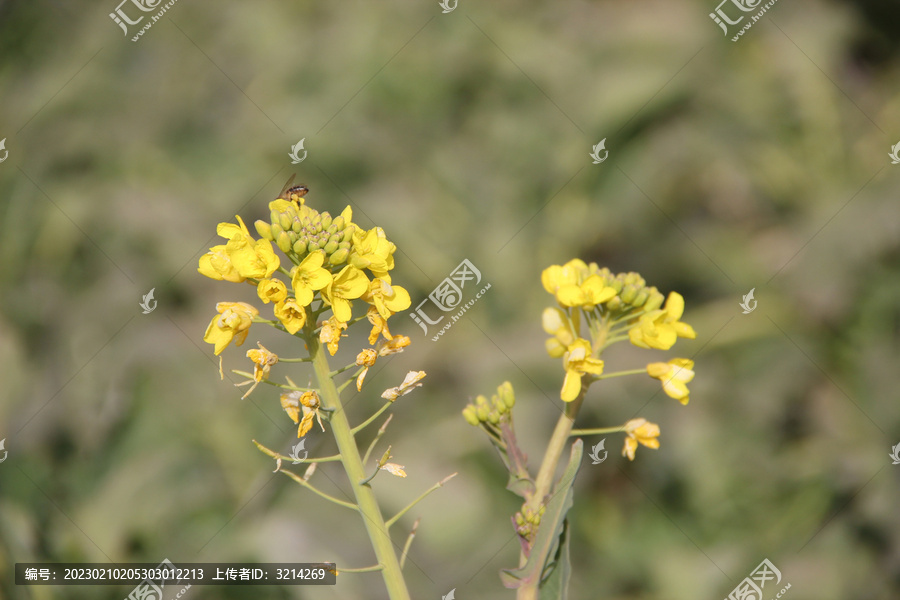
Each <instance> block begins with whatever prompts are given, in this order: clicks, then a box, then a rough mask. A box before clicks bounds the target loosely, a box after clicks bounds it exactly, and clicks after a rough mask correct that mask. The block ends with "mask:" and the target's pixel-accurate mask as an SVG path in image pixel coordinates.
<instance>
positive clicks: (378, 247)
mask: <svg viewBox="0 0 900 600" xmlns="http://www.w3.org/2000/svg"><path fill="white" fill-rule="evenodd" d="M269 210H270V221H269V222H265V221H256V223H255V226H256V231H257V233H258V234H259V235H260V239H254V238H253V236H252V235H250V232H249V230H248V229H247V226H246V225H245V224H244V221H243V220H242V219H241V218H240V217H239V216H238V217H236V219H237V224H234V223H220V224H219V226H218V227H217V232H218V234H219V236H221V237H222V238H224V239H226V240H227V242H226V243H224V244H219V245H217V246H213V247H212V248H210V249H209V252H207V253H206V254H204V255H203V256H202V257H200V264H199V267H198V269H197V270H198V271H199V272H200V273H201V274H203V275H205V276H207V277H210V278H212V279H216V280H220V281H230V282H234V283H242V282H248V283H250V284H251V285H254V286H256V292H257V295H258V296H259V298H260V300H262V302H263V303H264V304H272V306H273V308H272V311H273V315H274V317H275V319H276V320H277V321H278V322H279V323H280V324H281V326H282V327H283V328H284V330H285V331H287V332H288V333H290V334H297V333H298V332H299V331H300V330H301V329H303V328H304V327H305V326H307V325H308V324H310V323H315V321H310V319H311V318H314V317H318V316H319V315H320V314H321V313H322V312H324V310H325V309H330V310H331V312H332V317H331V318H330V319H329V320H328V325H327V331H326V328H323V329H322V337H323V342H325V343H327V344H328V348H329V351H330V352H331V354H334V353H335V352H336V351H337V348H338V342H339V340H340V338H341V334H340V332H341V331H343V330H344V329H346V328H347V323H348V322H350V321H351V320H352V319H353V301H354V300H361V301H363V302H365V303H367V304H368V305H370V306H371V308H372V309H373V310H374V312H375V314H377V320H376V318H375V317H374V316H373V315H372V314H371V313H370V315H369V320H370V321H371V322H372V323H373V326H374V327H375V328H376V329H377V332H375V329H373V332H374V333H373V336H374V337H375V338H377V336H378V335H379V334H383V335H384V337H385V339H387V340H390V339H391V337H392V336H391V335H390V331H389V330H388V328H387V320H388V319H389V318H390V317H391V316H392V315H394V314H395V313H397V312H400V311H403V310H406V309H407V308H409V306H410V297H409V293H408V292H407V291H406V290H405V289H403V288H402V287H400V286H398V285H393V284H392V283H391V275H390V271H391V270H392V269H393V268H394V256H393V255H394V251H395V250H396V249H397V247H396V246H395V245H394V244H393V243H392V242H390V241H389V240H388V239H387V236H386V235H385V233H384V230H383V229H382V228H381V227H375V228H372V229H370V230H365V229H362V228H361V227H359V226H358V225H356V224H355V223H353V221H352V217H353V211H352V209H351V208H350V207H349V206H348V207H347V208H345V209H344V211H343V212H342V213H341V214H340V215H339V216H338V217H335V218H332V217H331V215H329V214H328V213H327V212H322V213H319V212H318V211H316V210H314V209H312V208H311V207H309V206H307V205H306V202H305V198H303V197H302V196H300V195H296V194H295V195H293V196H291V197H289V198H286V197H285V195H284V194H282V196H281V197H279V198H278V199H276V200H274V201H272V202H271V203H269ZM275 248H278V249H280V250H281V252H282V253H283V254H284V256H285V257H286V258H287V261H288V262H289V263H292V264H293V266H292V267H291V269H290V270H287V269H286V268H284V267H283V266H282V260H281V259H280V258H279V256H278V254H276V253H275ZM367 272H368V274H367ZM278 273H280V274H281V275H283V276H285V279H282V278H280V277H278V275H277V274H278ZM218 308H219V313H220V315H219V316H217V317H216V318H214V319H213V320H212V322H211V323H210V326H209V328H208V329H207V332H206V335H205V336H204V340H205V341H207V342H209V343H211V344H214V345H215V352H216V354H217V355H218V354H219V353H221V352H222V350H223V349H224V348H225V347H226V346H227V345H228V344H229V343H230V342H231V341H232V340H234V341H235V343H236V344H238V345H240V344H241V343H242V342H243V341H244V339H245V338H246V336H247V330H248V329H249V326H250V323H251V322H253V321H254V319H257V318H258V317H259V311H257V310H256V309H255V308H253V307H252V306H250V305H249V304H245V303H220V305H219V307H218ZM370 343H373V344H374V343H375V340H374V339H372V340H371V341H370Z"/></svg>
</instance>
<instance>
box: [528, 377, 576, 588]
mask: <svg viewBox="0 0 900 600" xmlns="http://www.w3.org/2000/svg"><path fill="white" fill-rule="evenodd" d="M585 377H589V376H588V375H586V376H585ZM587 388H588V386H587V385H586V383H582V385H581V392H580V393H579V394H578V397H577V398H575V399H574V400H572V401H571V402H569V403H567V404H566V408H565V411H564V412H563V414H561V415H560V416H559V420H558V421H557V422H556V428H555V429H554V430H553V436H552V437H551V438H550V443H549V444H548V445H547V452H546V454H544V460H543V461H542V462H541V468H540V470H539V471H538V475H537V479H535V482H534V487H535V491H534V495H533V496H532V497H531V499H530V500H529V501H528V506H529V507H530V508H531V510H533V511H534V512H537V511H538V510H539V509H540V505H541V502H542V501H543V500H544V497H545V496H547V494H549V493H550V488H551V486H552V485H553V476H554V474H555V473H556V467H557V465H558V464H559V459H560V457H561V456H562V453H563V451H564V450H565V447H566V442H567V441H568V439H569V434H570V433H571V431H572V427H573V426H574V424H575V417H576V416H578V411H579V410H580V409H581V404H582V402H584V395H585V393H586V392H587ZM527 560H528V557H526V556H525V553H524V552H522V553H521V554H520V555H519V566H520V567H524V566H525V563H526V562H527ZM538 585H539V582H536V583H533V584H530V585H523V586H522V587H520V588H519V589H518V590H517V591H516V600H538V593H539V590H538Z"/></svg>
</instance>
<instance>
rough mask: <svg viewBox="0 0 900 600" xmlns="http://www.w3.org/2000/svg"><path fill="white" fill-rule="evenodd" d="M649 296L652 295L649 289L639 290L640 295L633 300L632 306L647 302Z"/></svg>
mask: <svg viewBox="0 0 900 600" xmlns="http://www.w3.org/2000/svg"><path fill="white" fill-rule="evenodd" d="M649 297H650V293H649V292H648V291H647V289H646V288H644V289H642V290H641V291H640V292H638V295H637V296H635V298H634V300H632V302H631V305H632V306H643V305H644V303H645V302H647V299H648V298H649Z"/></svg>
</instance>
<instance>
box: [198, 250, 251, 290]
mask: <svg viewBox="0 0 900 600" xmlns="http://www.w3.org/2000/svg"><path fill="white" fill-rule="evenodd" d="M197 271H199V272H200V274H201V275H206V276H207V277H209V278H210V279H217V280H219V281H223V280H224V281H230V282H232V283H241V282H243V281H246V279H245V278H244V277H241V274H240V273H238V271H237V269H235V268H234V265H233V264H231V258H229V256H228V253H227V252H226V251H225V244H219V245H218V246H213V247H212V248H210V249H209V252H207V253H206V254H204V255H203V256H201V257H200V266H199V267H198V268H197Z"/></svg>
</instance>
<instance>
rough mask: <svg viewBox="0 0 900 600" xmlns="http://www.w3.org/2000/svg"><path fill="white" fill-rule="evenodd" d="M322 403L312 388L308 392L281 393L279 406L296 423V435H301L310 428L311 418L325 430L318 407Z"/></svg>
mask: <svg viewBox="0 0 900 600" xmlns="http://www.w3.org/2000/svg"><path fill="white" fill-rule="evenodd" d="M321 407H322V403H321V402H320V401H319V394H318V393H317V392H316V391H315V390H313V391H309V392H299V391H293V392H289V393H287V394H282V395H281V408H283V409H284V410H285V412H286V413H287V414H288V416H289V417H290V418H291V420H292V421H293V422H294V423H298V425H299V426H298V427H297V437H303V436H304V435H306V434H307V433H309V430H310V429H312V422H313V418H316V419H317V420H318V421H319V427H321V428H322V431H325V426H324V425H322V417H321V415H320V414H319V409H320V408H321ZM301 410H302V411H303V418H302V419H301V418H300V411H301Z"/></svg>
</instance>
